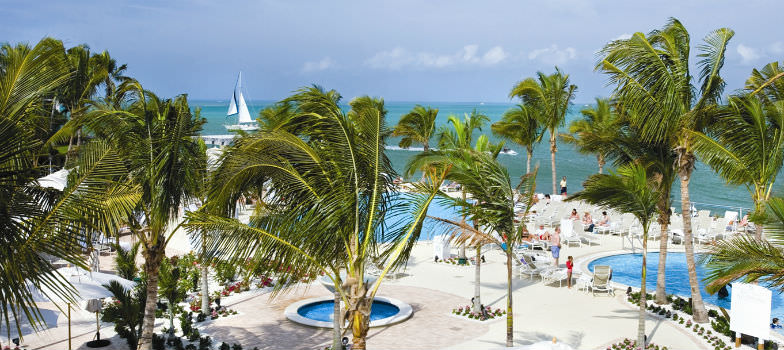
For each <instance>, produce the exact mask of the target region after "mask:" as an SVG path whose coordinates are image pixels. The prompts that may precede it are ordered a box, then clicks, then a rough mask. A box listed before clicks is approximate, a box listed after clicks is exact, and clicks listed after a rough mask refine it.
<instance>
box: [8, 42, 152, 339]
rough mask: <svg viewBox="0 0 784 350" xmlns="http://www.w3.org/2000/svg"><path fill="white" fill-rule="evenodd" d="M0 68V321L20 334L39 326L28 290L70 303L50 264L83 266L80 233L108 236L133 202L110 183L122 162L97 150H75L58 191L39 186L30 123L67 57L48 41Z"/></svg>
mask: <svg viewBox="0 0 784 350" xmlns="http://www.w3.org/2000/svg"><path fill="white" fill-rule="evenodd" d="M0 62H1V63H0V66H2V67H0V208H2V209H0V231H2V232H3V234H2V235H0V241H2V244H0V260H2V261H0V319H2V320H3V322H4V323H5V325H6V327H8V328H7V329H10V327H11V325H12V322H13V323H14V327H15V328H16V330H17V332H19V333H21V332H20V327H19V323H18V322H19V320H20V319H22V318H24V317H26V318H27V319H29V320H31V323H32V325H33V327H34V328H35V329H38V326H39V322H40V321H41V320H42V317H41V313H40V311H39V310H38V307H37V305H36V304H35V301H34V299H33V294H32V287H36V288H37V289H39V290H41V291H44V293H46V294H47V296H48V297H49V298H51V299H53V300H58V299H61V300H66V301H73V297H74V296H75V294H74V293H75V291H74V289H73V287H72V286H71V285H70V284H69V283H68V281H67V279H65V278H63V277H62V276H60V275H59V274H58V273H57V272H56V271H55V268H54V267H53V266H52V264H51V263H50V260H51V257H54V258H55V259H64V260H66V261H68V262H70V263H72V264H74V265H77V266H81V267H87V266H86V261H85V256H84V255H83V254H82V253H81V247H82V246H86V245H88V244H89V242H90V237H89V235H86V234H85V232H95V231H102V232H106V231H107V228H108V227H111V226H113V225H116V224H118V223H119V222H120V221H121V219H122V217H123V215H124V214H126V213H127V212H128V210H129V209H130V208H131V207H132V205H133V203H134V201H135V200H137V199H138V197H134V196H133V194H131V195H128V191H127V190H128V189H127V188H126V187H123V186H122V185H121V184H118V183H117V182H116V181H113V180H112V178H113V177H115V176H117V175H121V174H122V172H121V171H118V169H120V168H121V165H122V162H121V160H120V158H119V157H118V155H117V154H116V152H113V151H112V150H111V149H110V148H109V147H106V145H105V144H102V143H96V144H95V145H91V147H86V148H84V149H82V150H81V155H80V157H79V159H78V162H72V164H71V165H72V166H74V168H72V169H71V173H70V175H69V179H68V185H67V186H66V187H65V189H64V190H63V191H62V192H60V191H56V190H51V189H45V188H41V187H39V186H38V184H37V182H36V176H37V175H38V174H39V171H40V169H38V168H36V167H35V166H34V165H33V164H34V162H33V160H34V157H35V155H36V152H37V151H38V150H39V149H40V148H41V146H42V144H43V142H42V140H41V139H40V138H39V137H38V136H37V135H36V133H37V130H36V127H37V125H36V124H35V123H31V122H30V120H31V119H35V118H36V117H38V116H40V115H48V113H46V112H47V111H46V108H45V107H44V100H45V98H47V97H50V96H52V95H53V94H54V92H55V91H56V90H57V89H59V88H60V87H61V86H62V84H64V83H66V82H67V81H68V78H69V76H68V64H67V61H66V56H65V51H64V49H63V46H62V43H61V42H60V41H57V40H54V39H51V38H45V39H43V40H41V41H40V42H38V43H37V44H36V45H35V46H33V47H30V46H29V45H26V44H19V45H16V46H12V45H9V44H5V45H3V46H2V48H0ZM44 125H46V124H44ZM131 192H133V191H131ZM46 291H50V292H46ZM9 345H10V344H9Z"/></svg>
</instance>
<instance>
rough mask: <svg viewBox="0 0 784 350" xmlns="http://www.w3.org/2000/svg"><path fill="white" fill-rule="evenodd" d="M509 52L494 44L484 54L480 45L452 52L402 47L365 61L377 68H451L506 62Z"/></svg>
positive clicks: (468, 46) (369, 65) (467, 46)
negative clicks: (412, 50) (443, 52)
mask: <svg viewBox="0 0 784 350" xmlns="http://www.w3.org/2000/svg"><path fill="white" fill-rule="evenodd" d="M508 57H509V54H508V53H507V52H506V51H505V50H504V48H503V47H501V46H494V47H492V48H490V49H489V50H487V51H486V52H485V53H484V54H481V55H480V53H479V46H478V45H473V44H471V45H466V46H463V47H462V48H461V49H460V50H458V51H457V52H455V53H452V54H441V53H433V52H426V51H422V52H411V51H408V50H406V49H404V48H402V47H396V48H394V49H392V50H387V51H381V52H379V53H377V54H375V55H373V57H370V58H369V59H367V60H366V61H365V65H367V66H368V67H371V68H375V69H391V70H398V69H401V68H403V67H413V68H436V69H441V68H449V67H456V66H467V65H482V66H492V65H496V64H499V63H501V62H504V61H505V60H506V59H507V58H508Z"/></svg>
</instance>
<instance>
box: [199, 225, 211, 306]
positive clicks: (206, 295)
mask: <svg viewBox="0 0 784 350" xmlns="http://www.w3.org/2000/svg"><path fill="white" fill-rule="evenodd" d="M201 235H202V236H201V312H202V313H204V314H209V313H210V283H209V280H208V279H209V276H208V275H207V273H208V272H209V268H210V266H209V264H208V262H207V259H206V256H207V242H206V237H205V236H206V233H205V232H203V231H202V233H201Z"/></svg>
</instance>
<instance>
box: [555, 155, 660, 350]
mask: <svg viewBox="0 0 784 350" xmlns="http://www.w3.org/2000/svg"><path fill="white" fill-rule="evenodd" d="M647 173H648V170H647V169H646V168H645V166H643V165H626V166H622V167H620V168H618V172H617V174H609V175H602V174H596V175H591V176H590V177H589V178H588V179H587V180H585V183H583V188H584V189H583V190H582V191H580V192H577V193H576V194H574V195H573V196H571V197H569V199H568V200H570V201H572V200H583V201H586V202H588V203H591V204H594V205H599V206H603V207H610V208H613V209H615V210H618V211H620V212H623V213H631V214H633V215H634V217H636V218H637V220H639V222H640V224H641V225H642V230H643V239H642V270H641V272H640V273H641V278H640V281H641V282H640V312H639V324H638V326H637V344H643V345H642V346H641V347H643V348H644V347H645V346H644V344H645V313H646V307H647V305H648V304H647V301H646V286H645V284H646V282H645V280H646V277H647V273H648V271H647V265H646V264H647V255H648V228H649V227H650V225H651V221H653V216H654V215H655V214H656V211H657V208H656V207H657V203H658V202H659V198H660V197H661V194H660V193H659V192H658V191H659V185H658V184H657V183H656V181H653V180H652V179H649V178H648V175H647Z"/></svg>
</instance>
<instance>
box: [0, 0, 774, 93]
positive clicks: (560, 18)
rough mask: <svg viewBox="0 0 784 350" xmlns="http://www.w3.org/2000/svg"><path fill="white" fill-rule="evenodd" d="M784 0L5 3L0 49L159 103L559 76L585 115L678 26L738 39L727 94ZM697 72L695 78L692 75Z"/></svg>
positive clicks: (1, 3) (760, 53)
mask: <svg viewBox="0 0 784 350" xmlns="http://www.w3.org/2000/svg"><path fill="white" fill-rule="evenodd" d="M780 9H781V2H780V0H745V1H726V0H689V1H684V0H674V1H673V0H659V1H647V2H644V3H643V2H639V3H638V2H637V1H629V0H621V1H618V0H596V1H580V0H542V1H497V0H482V1H461V0H449V1H447V0H433V1H422V0H394V1H342V0H332V1H305V0H301V1H295V0H289V1H283V0H281V1H272V0H257V1H233V0H221V1H207V0H192V1H184V0H162V1H158V0H154V1H145V0H116V1H114V0H79V1H48V0H36V1H31V0H0V42H11V43H17V42H30V43H35V42H37V41H38V40H40V39H41V38H43V37H46V36H52V37H55V38H58V39H61V40H63V42H64V43H65V44H66V46H74V45H78V44H82V43H86V44H88V45H89V46H90V48H91V49H92V50H93V51H102V50H108V51H109V53H110V54H111V55H112V56H113V57H114V58H115V59H117V60H118V61H119V62H120V63H126V64H128V75H130V76H133V77H135V78H137V79H138V80H139V81H140V82H141V83H142V85H143V86H145V87H146V88H147V89H150V90H152V91H154V92H156V93H157V94H158V95H160V96H174V95H177V94H180V93H187V94H189V96H190V97H191V98H192V99H224V100H225V99H227V98H228V97H229V96H230V94H231V91H232V89H233V87H234V82H235V80H236V76H237V72H239V71H242V73H243V80H244V86H245V94H246V95H247V98H249V99H252V100H278V99H281V98H284V97H286V96H288V95H289V94H291V92H292V91H294V90H296V89H298V88H300V87H303V86H308V85H311V84H318V85H321V86H323V87H325V88H329V89H335V90H337V91H339V92H340V93H341V94H342V95H343V96H344V97H346V98H351V97H354V96H360V95H371V96H376V97H383V98H384V99H386V100H388V101H466V102H510V99H509V97H508V94H509V91H510V90H511V88H512V86H513V85H514V84H515V83H516V82H517V81H520V80H522V79H524V78H526V77H530V76H533V75H535V74H536V72H537V71H542V72H545V73H550V72H552V71H554V69H555V68H554V67H555V66H558V67H560V69H561V70H562V71H564V72H565V73H568V74H569V75H570V78H571V81H572V83H574V84H575V85H577V87H578V91H577V96H576V98H575V101H576V102H588V101H591V100H593V98H595V97H599V96H607V95H609V94H610V93H611V89H610V88H608V87H607V86H606V82H607V80H606V77H605V76H604V75H602V74H601V73H599V72H596V71H595V70H594V67H595V65H596V61H597V54H596V52H597V51H599V50H600V49H601V48H602V47H603V46H604V45H605V44H606V43H608V42H609V41H611V40H614V39H617V38H623V37H628V36H629V35H631V34H633V33H635V32H643V33H647V32H649V31H651V30H654V29H657V28H660V27H662V26H663V25H665V23H666V22H667V20H668V18H670V17H676V18H678V19H679V20H681V21H682V22H683V23H684V25H685V26H686V28H687V29H688V30H689V32H690V34H691V38H692V62H696V61H697V59H696V57H694V56H695V55H696V53H697V46H698V45H699V43H700V42H701V40H702V38H703V37H704V36H705V35H706V34H708V33H709V32H710V31H711V30H714V29H716V28H720V27H729V28H732V29H733V30H735V32H736V35H735V37H734V38H733V39H732V41H731V43H730V45H729V48H728V50H727V59H726V62H725V68H724V70H723V75H724V77H725V80H726V81H727V91H728V92H731V91H733V90H736V89H738V88H741V87H742V86H743V82H744V81H745V79H746V78H747V77H748V76H749V73H750V72H751V70H752V69H753V68H755V67H757V68H760V67H762V66H764V65H765V64H766V63H769V62H771V61H775V60H779V61H781V60H782V58H784V37H782V35H781V34H782V33H784V32H783V31H782V29H781V28H780ZM693 71H694V72H697V70H696V67H695V68H694V69H693Z"/></svg>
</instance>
